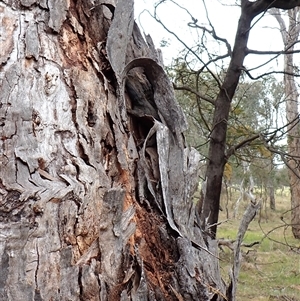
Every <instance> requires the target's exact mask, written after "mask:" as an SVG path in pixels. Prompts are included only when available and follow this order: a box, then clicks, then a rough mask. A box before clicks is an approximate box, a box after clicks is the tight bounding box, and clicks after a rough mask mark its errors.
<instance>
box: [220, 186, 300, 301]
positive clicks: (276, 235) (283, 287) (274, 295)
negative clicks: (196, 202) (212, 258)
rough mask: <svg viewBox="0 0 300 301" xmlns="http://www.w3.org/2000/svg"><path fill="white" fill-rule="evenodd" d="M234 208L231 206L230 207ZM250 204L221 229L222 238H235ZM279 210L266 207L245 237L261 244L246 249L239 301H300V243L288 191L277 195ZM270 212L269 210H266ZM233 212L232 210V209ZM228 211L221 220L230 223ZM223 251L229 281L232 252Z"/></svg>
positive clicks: (249, 241)
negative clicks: (292, 221)
mask: <svg viewBox="0 0 300 301" xmlns="http://www.w3.org/2000/svg"><path fill="white" fill-rule="evenodd" d="M230 206H231V205H229V207H230ZM243 207H244V208H245V207H246V201H245V203H244V204H243V205H241V206H240V213H239V217H238V218H237V219H236V220H233V219H229V220H228V221H226V222H224V223H222V224H221V226H219V230H218V238H224V239H234V238H235V237H236V233H237V229H238V225H239V221H240V219H241V216H242V210H243ZM276 208H277V209H276V211H271V210H270V209H268V204H267V207H265V205H263V207H262V209H261V212H260V214H259V215H258V216H256V217H255V219H254V221H252V223H251V224H250V226H249V229H248V231H247V233H246V235H245V239H244V243H245V244H251V243H253V242H259V243H258V244H256V245H254V246H252V247H243V248H242V250H243V260H242V265H241V271H240V277H239V283H238V292H237V300H241V301H243V300H261V301H266V300H288V301H298V300H300V241H299V240H296V239H294V238H293V235H292V231H291V228H290V227H288V226H287V225H286V223H289V213H285V212H287V211H288V210H289V208H290V202H289V195H288V192H286V191H285V192H284V193H283V194H282V193H281V192H279V191H278V193H277V194H276ZM266 209H267V210H266ZM229 211H230V210H229ZM226 219H227V218H226V213H225V210H224V211H222V212H221V216H220V220H226ZM222 249H223V250H221V251H220V258H221V259H222V261H221V267H222V273H223V277H224V278H225V279H226V280H227V281H228V268H229V266H230V265H231V260H232V251H231V250H230V249H229V248H227V247H223V248H222Z"/></svg>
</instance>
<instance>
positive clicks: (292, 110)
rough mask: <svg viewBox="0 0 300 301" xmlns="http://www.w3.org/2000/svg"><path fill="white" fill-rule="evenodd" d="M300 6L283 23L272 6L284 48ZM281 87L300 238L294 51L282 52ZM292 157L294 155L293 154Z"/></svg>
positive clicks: (294, 32)
mask: <svg viewBox="0 0 300 301" xmlns="http://www.w3.org/2000/svg"><path fill="white" fill-rule="evenodd" d="M299 13H300V8H299V7H296V8H294V9H293V10H290V11H289V12H288V15H289V26H288V28H286V25H285V23H284V21H283V19H282V18H281V15H280V11H279V10H278V9H277V10H276V9H274V10H273V11H272V14H273V15H274V17H275V18H276V19H277V21H278V23H279V26H280V29H281V31H280V32H281V35H282V40H283V43H284V46H285V48H288V47H289V50H290V51H293V49H294V46H291V45H294V43H295V42H296V41H297V39H298V38H299V32H300V24H299V21H300V14H299ZM284 72H285V75H284V87H285V97H286V119H287V123H288V127H287V130H288V135H287V136H288V137H287V145H288V153H289V155H290V156H291V160H290V161H289V169H288V175H289V182H290V190H291V224H292V232H293V235H294V237H295V238H299V239H300V178H299V175H300V174H299V160H298V159H296V158H297V157H299V154H300V134H299V133H300V125H299V110H298V97H299V94H298V91H297V86H296V82H295V77H294V75H293V73H294V58H293V54H285V55H284ZM293 157H295V158H293Z"/></svg>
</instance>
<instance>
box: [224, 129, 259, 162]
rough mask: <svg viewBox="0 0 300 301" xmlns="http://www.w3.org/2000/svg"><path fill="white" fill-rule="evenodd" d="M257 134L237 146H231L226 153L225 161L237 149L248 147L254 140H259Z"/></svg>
mask: <svg viewBox="0 0 300 301" xmlns="http://www.w3.org/2000/svg"><path fill="white" fill-rule="evenodd" d="M259 136H260V135H259V134H256V135H254V136H252V137H249V138H247V139H245V140H243V141H241V142H240V143H238V144H237V145H234V146H232V147H231V148H230V149H229V150H228V151H227V153H226V159H227V160H228V159H229V158H230V157H231V156H232V155H233V154H234V153H235V152H236V151H237V150H238V149H240V148H242V147H244V146H246V145H249V144H250V143H251V142H252V141H254V140H256V139H257V138H259Z"/></svg>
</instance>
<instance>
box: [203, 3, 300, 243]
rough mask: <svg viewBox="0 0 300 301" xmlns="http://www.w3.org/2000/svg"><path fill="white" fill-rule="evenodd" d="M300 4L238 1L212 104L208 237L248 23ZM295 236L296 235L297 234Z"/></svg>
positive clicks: (215, 217)
mask: <svg viewBox="0 0 300 301" xmlns="http://www.w3.org/2000/svg"><path fill="white" fill-rule="evenodd" d="M299 5H300V1H299V0H295V1H278V0H277V1H270V0H258V1H248V0H241V16H240V19H239V23H238V28H237V32H236V37H235V42H234V47H233V51H232V54H231V60H230V64H229V66H228V69H227V72H226V75H225V78H224V81H223V83H222V84H220V92H219V94H218V96H217V99H216V101H215V109H214V116H213V128H212V131H211V134H210V142H209V152H208V164H207V171H206V177H207V187H206V194H205V197H204V201H203V208H202V213H201V221H202V227H203V229H205V230H206V229H209V234H210V236H211V237H212V238H215V236H216V231H217V222H218V217H219V208H220V195H221V188H222V178H223V172H224V166H225V164H226V161H227V160H228V156H227V154H226V151H225V146H226V134H227V121H228V116H229V112H230V108H231V102H232V99H233V96H234V94H235V90H236V87H237V85H238V83H239V79H240V75H241V72H242V70H243V69H244V66H243V62H244V59H245V56H246V55H247V54H248V48H247V43H248V37H249V33H250V31H251V22H252V20H253V19H254V18H255V17H256V16H257V15H259V14H260V13H263V12H266V11H267V10H269V9H271V8H272V7H275V8H280V9H284V10H289V9H292V8H294V7H296V6H299ZM289 50H292V48H289ZM290 67H291V68H292V65H290ZM293 138H294V137H293ZM298 187H300V185H297V183H296V182H295V185H293V189H295V190H296V189H297V188H298ZM298 189H300V188H298ZM292 193H294V192H292ZM297 193H298V192H297ZM298 195H299V194H298ZM298 200H299V198H298ZM296 202H299V201H296V200H294V201H292V206H293V215H294V214H296V211H297V214H298V215H297V216H298V218H299V216H300V214H299V211H300V206H299V205H298V203H297V204H295V203H296ZM292 219H293V221H294V222H295V219H296V216H295V215H294V217H293V218H292ZM296 227H300V224H297V225H296ZM295 231H296V232H297V233H298V231H299V230H295V228H294V229H293V232H294V235H295V233H296V232H295ZM296 235H297V236H298V234H296Z"/></svg>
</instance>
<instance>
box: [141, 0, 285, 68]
mask: <svg viewBox="0 0 300 301" xmlns="http://www.w3.org/2000/svg"><path fill="white" fill-rule="evenodd" d="M157 2H158V0H135V16H136V21H137V23H138V25H139V26H140V28H141V29H142V31H144V32H145V33H146V34H150V35H151V37H152V38H153V40H154V43H155V45H156V47H159V48H161V50H162V52H163V57H164V62H165V64H166V65H168V64H170V63H171V61H172V58H173V57H176V56H177V55H178V53H179V51H180V50H181V49H183V46H182V44H180V43H179V42H178V41H177V40H176V38H174V37H173V36H171V35H170V34H168V33H167V32H166V30H164V29H163V27H162V26H161V25H160V24H158V23H157V22H156V21H155V20H154V19H153V18H152V17H151V16H150V15H149V13H148V12H147V11H146V10H149V11H150V12H151V13H153V6H154V4H155V3H157ZM221 2H223V3H226V4H227V5H222V3H221ZM234 2H235V1H234V0H222V1H221V0H208V1H206V5H207V11H208V15H209V18H210V21H211V23H212V24H213V26H214V28H215V31H216V33H217V34H218V35H219V36H220V37H222V38H226V39H227V40H228V42H229V43H230V44H231V46H233V42H234V38H235V32H236V28H237V23H238V19H239V15H240V8H239V7H237V6H232V5H230V3H232V4H234ZM176 3H178V4H180V5H182V6H184V7H185V8H187V9H188V10H189V12H190V13H191V14H192V16H193V17H194V18H195V19H197V20H198V22H197V24H200V25H205V26H208V21H207V18H206V14H205V9H204V7H203V4H202V3H203V1H202V0H176ZM157 13H158V16H159V18H160V19H161V21H162V22H163V23H164V24H166V26H167V27H168V28H170V29H171V30H172V31H174V32H175V33H176V34H177V35H178V36H179V37H180V39H182V40H183V41H184V42H185V43H186V44H187V45H193V43H196V42H197V39H198V38H199V36H198V35H196V31H195V29H191V28H189V27H188V26H187V23H188V22H190V21H191V16H190V15H189V14H188V13H187V12H186V11H184V10H182V9H180V8H178V7H177V6H176V5H174V3H172V1H170V0H167V1H164V3H163V4H162V5H161V6H159V9H158V10H157ZM258 19H259V20H258V22H257V23H256V24H255V25H254V27H253V28H252V29H251V32H250V37H249V43H248V48H250V49H255V50H280V49H282V47H283V44H282V40H281V35H280V32H279V30H278V24H277V23H276V20H275V18H274V17H272V16H270V15H268V14H266V15H265V16H264V17H263V18H258ZM162 40H166V41H167V42H168V46H167V47H160V42H161V41H162ZM211 47H216V46H212V45H211ZM215 51H217V52H219V53H222V52H225V48H224V49H222V48H220V49H215ZM265 60H266V57H265V56H264V57H262V56H254V55H249V56H248V57H247V58H246V60H245V66H247V67H248V68H252V67H255V66H257V65H259V64H262V63H263V62H265ZM274 66H275V68H278V69H281V70H282V68H283V65H282V60H281V59H279V60H275V61H274V62H273V63H272V65H270V66H267V67H264V71H268V70H269V68H270V67H274Z"/></svg>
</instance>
